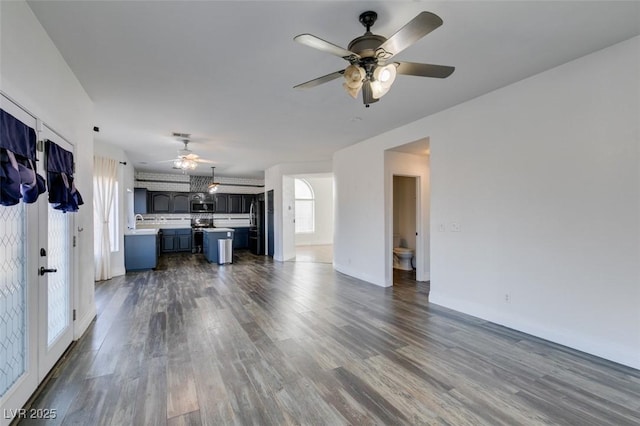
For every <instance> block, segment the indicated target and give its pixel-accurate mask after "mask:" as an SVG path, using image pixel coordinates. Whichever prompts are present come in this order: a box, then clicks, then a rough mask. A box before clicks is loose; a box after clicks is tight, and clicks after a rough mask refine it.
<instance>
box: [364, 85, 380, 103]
mask: <svg viewBox="0 0 640 426" xmlns="http://www.w3.org/2000/svg"><path fill="white" fill-rule="evenodd" d="M378 101H379V99H376V98H374V97H373V91H372V90H371V82H370V81H368V80H367V81H365V82H364V83H362V103H364V104H365V105H369V104H372V103H374V102H378Z"/></svg>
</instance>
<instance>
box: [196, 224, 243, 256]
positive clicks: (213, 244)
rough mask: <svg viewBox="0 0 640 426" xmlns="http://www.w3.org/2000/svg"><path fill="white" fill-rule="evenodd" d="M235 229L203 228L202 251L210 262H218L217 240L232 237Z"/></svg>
mask: <svg viewBox="0 0 640 426" xmlns="http://www.w3.org/2000/svg"><path fill="white" fill-rule="evenodd" d="M234 234H235V230H234V229H229V228H210V229H205V230H204V235H203V238H202V242H203V247H202V252H203V253H204V257H205V258H206V259H207V260H208V261H209V262H211V263H217V262H218V240H220V239H228V238H231V239H233V238H234ZM231 257H232V258H233V253H232V255H231Z"/></svg>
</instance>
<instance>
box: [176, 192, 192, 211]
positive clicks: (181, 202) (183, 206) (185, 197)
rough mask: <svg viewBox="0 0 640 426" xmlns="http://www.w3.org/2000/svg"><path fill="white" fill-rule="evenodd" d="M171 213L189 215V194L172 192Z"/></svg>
mask: <svg viewBox="0 0 640 426" xmlns="http://www.w3.org/2000/svg"><path fill="white" fill-rule="evenodd" d="M172 201H173V213H189V211H190V206H189V193H188V192H174V193H173V199H172Z"/></svg>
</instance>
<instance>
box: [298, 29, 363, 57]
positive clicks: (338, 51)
mask: <svg viewBox="0 0 640 426" xmlns="http://www.w3.org/2000/svg"><path fill="white" fill-rule="evenodd" d="M293 39H294V40H295V41H297V42H298V43H300V44H304V45H305V46H309V47H313V48H314V49H318V50H322V51H323V52H327V53H331V54H332V55H336V56H339V57H341V58H344V59H347V60H348V59H349V58H351V57H356V58H359V57H360V56H358V55H357V54H356V53H353V52H350V51H348V50H347V49H344V48H342V47H340V46H336V45H335V44H333V43H329V42H328V41H326V40H323V39H321V38H318V37H316V36H314V35H311V34H300V35H298V36H295V37H294V38H293Z"/></svg>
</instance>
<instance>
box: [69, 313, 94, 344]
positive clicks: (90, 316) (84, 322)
mask: <svg viewBox="0 0 640 426" xmlns="http://www.w3.org/2000/svg"><path fill="white" fill-rule="evenodd" d="M96 314H97V311H96V307H95V305H94V306H92V307H91V309H90V310H89V311H88V312H87V313H85V314H84V315H83V316H82V318H80V319H76V321H75V323H74V325H73V340H78V339H79V338H80V337H82V335H83V334H84V332H85V331H87V329H88V328H89V326H90V325H91V322H92V321H93V320H94V319H95V317H96Z"/></svg>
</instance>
